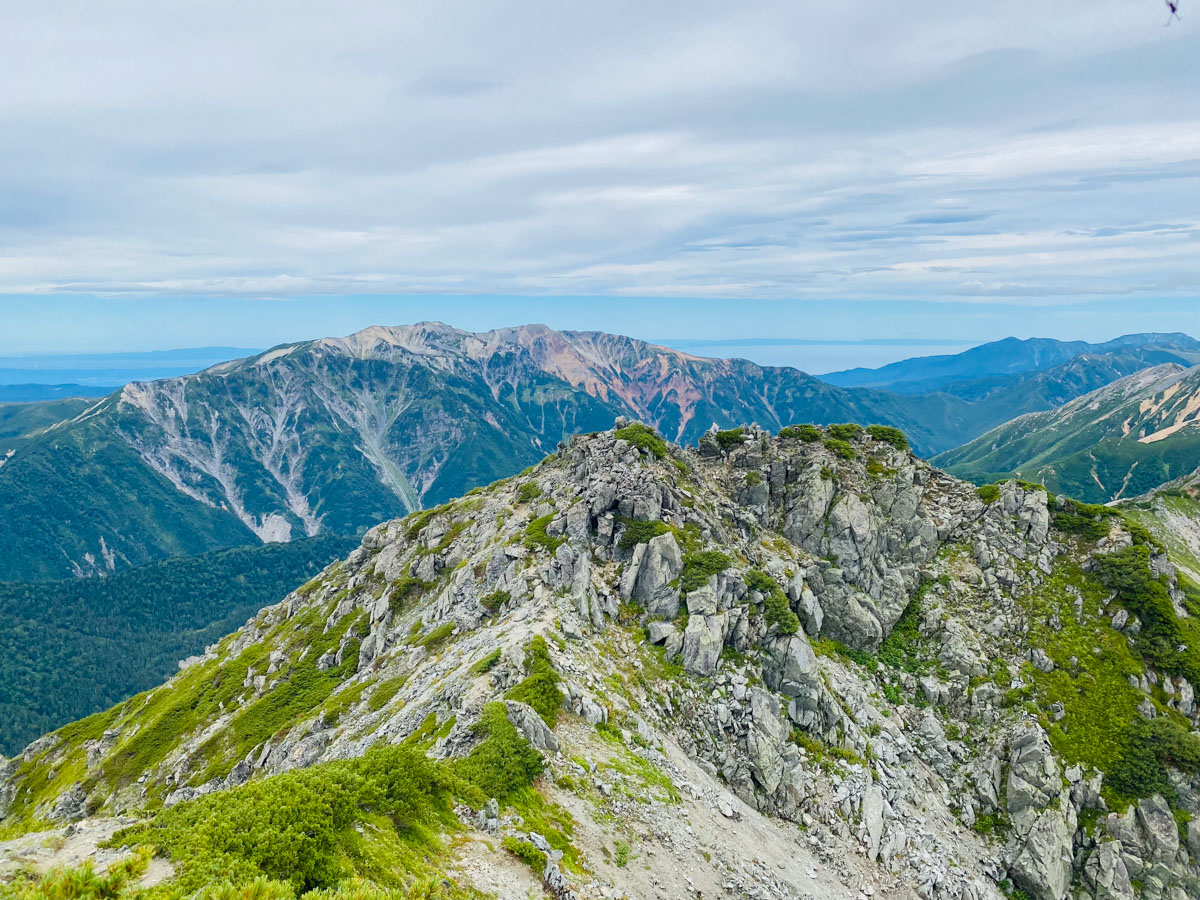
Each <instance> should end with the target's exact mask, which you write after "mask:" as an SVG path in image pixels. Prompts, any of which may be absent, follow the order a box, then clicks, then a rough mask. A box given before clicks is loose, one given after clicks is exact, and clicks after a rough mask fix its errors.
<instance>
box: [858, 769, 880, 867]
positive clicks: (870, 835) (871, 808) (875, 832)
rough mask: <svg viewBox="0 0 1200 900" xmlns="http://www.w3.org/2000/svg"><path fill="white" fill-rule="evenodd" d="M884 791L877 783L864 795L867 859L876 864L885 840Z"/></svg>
mask: <svg viewBox="0 0 1200 900" xmlns="http://www.w3.org/2000/svg"><path fill="white" fill-rule="evenodd" d="M883 807H884V799H883V791H882V790H880V788H879V785H878V784H877V783H875V782H872V783H871V784H869V785H867V789H866V791H865V792H864V793H863V801H862V821H863V824H864V825H866V826H867V858H868V859H870V860H871V861H872V862H874V861H875V860H876V859H878V858H879V844H880V840H881V839H882V838H883Z"/></svg>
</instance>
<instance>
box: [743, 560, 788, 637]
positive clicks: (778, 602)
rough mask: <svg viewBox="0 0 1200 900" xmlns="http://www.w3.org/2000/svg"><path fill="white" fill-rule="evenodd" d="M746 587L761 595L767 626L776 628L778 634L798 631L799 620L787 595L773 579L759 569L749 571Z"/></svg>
mask: <svg viewBox="0 0 1200 900" xmlns="http://www.w3.org/2000/svg"><path fill="white" fill-rule="evenodd" d="M746 587H748V588H749V589H750V590H752V591H757V592H758V593H760V594H762V596H763V618H764V619H765V620H766V622H767V625H768V626H770V625H774V626H777V631H778V632H779V633H780V634H795V633H796V632H797V631H799V630H800V619H799V618H797V616H796V614H795V613H794V612H792V608H791V605H790V604H789V603H788V598H787V594H785V593H784V592H783V590H782V589H781V588H780V587H779V583H778V582H777V581H776V580H775V579H774V578H772V577H771V576H770V575H768V574H767V573H766V572H763V571H760V570H759V569H751V570H750V571H749V572H747V573H746Z"/></svg>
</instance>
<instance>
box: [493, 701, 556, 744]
mask: <svg viewBox="0 0 1200 900" xmlns="http://www.w3.org/2000/svg"><path fill="white" fill-rule="evenodd" d="M504 708H505V710H506V711H507V714H508V721H509V722H511V723H512V726H513V727H514V728H515V729H517V731H519V732H521V736H522V737H523V738H525V740H527V741H529V743H531V744H532V745H533V746H534V747H536V748H537V749H538V750H541V751H542V752H543V753H557V752H558V738H557V737H555V736H554V732H553V731H551V730H550V727H549V726H548V725H547V724H546V722H545V720H543V719H542V717H541V716H539V715H538V714H537V712H536V711H535V710H534V709H533V707H532V706H529V705H527V704H525V703H520V702H518V701H516V700H505V701H504Z"/></svg>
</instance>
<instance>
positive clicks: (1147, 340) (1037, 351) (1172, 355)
mask: <svg viewBox="0 0 1200 900" xmlns="http://www.w3.org/2000/svg"><path fill="white" fill-rule="evenodd" d="M1083 355H1089V356H1109V355H1112V356H1115V357H1118V358H1121V359H1126V360H1128V359H1131V358H1138V359H1140V360H1141V361H1142V364H1141V365H1140V366H1138V368H1142V369H1144V368H1146V367H1147V366H1151V365H1158V364H1162V363H1168V362H1175V363H1181V364H1184V365H1195V364H1196V363H1200V341H1196V340H1195V339H1194V338H1192V337H1189V336H1188V335H1186V334H1180V333H1171V334H1159V333H1148V334H1127V335H1124V336H1122V337H1119V338H1115V339H1114V340H1111V341H1105V342H1104V343H1100V344H1089V343H1087V342H1085V341H1057V340H1053V339H1051V338H1029V339H1028V340H1019V339H1017V338H1013V337H1009V338H1004V339H1003V340H999V341H992V342H991V343H988V344H981V345H980V346H978V347H972V348H971V349H969V350H964V351H963V352H962V353H955V354H946V355H942V356H923V357H916V358H913V359H904V360H900V361H899V362H894V363H890V364H889V365H886V366H881V367H880V368H877V369H847V370H845V371H842V372H830V373H828V374H827V375H822V376H820V377H821V379H822V380H823V381H827V382H829V383H830V384H837V385H841V386H842V387H874V388H886V389H888V390H892V391H899V392H901V393H909V394H919V393H927V392H930V391H946V392H948V393H952V394H956V395H958V396H964V395H965V394H964V393H963V392H964V391H971V390H973V389H972V388H971V387H970V385H971V383H972V382H976V381H978V380H980V379H985V380H986V379H989V378H994V377H998V376H999V377H1012V376H1016V375H1022V374H1026V373H1030V372H1040V371H1044V370H1047V369H1052V368H1055V367H1057V366H1061V365H1063V364H1064V363H1067V362H1070V361H1071V360H1073V359H1075V358H1076V357H1079V356H1083ZM1126 374H1127V373H1126Z"/></svg>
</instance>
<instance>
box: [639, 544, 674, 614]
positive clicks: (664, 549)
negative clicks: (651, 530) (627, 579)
mask: <svg viewBox="0 0 1200 900" xmlns="http://www.w3.org/2000/svg"><path fill="white" fill-rule="evenodd" d="M682 569H683V554H682V553H680V551H679V544H677V543H676V542H675V535H673V534H670V533H667V534H660V535H658V537H655V538H651V539H650V541H649V543H647V544H646V551H645V554H644V555H643V556H642V559H641V564H640V566H639V567H638V572H637V580H636V581H635V582H634V585H633V597H634V599H635V600H637V601H638V602H639V603H640V604H641V605H642V606H643V607H644V608H645V610H646V612H647V613H648V614H649V615H650V616H651V617H652V618H655V619H673V618H675V614H676V613H678V612H679V589H678V588H676V587H672V585H671V583H672V582H673V581H675V579H677V578H678V577H679V573H680V571H681V570H682Z"/></svg>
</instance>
